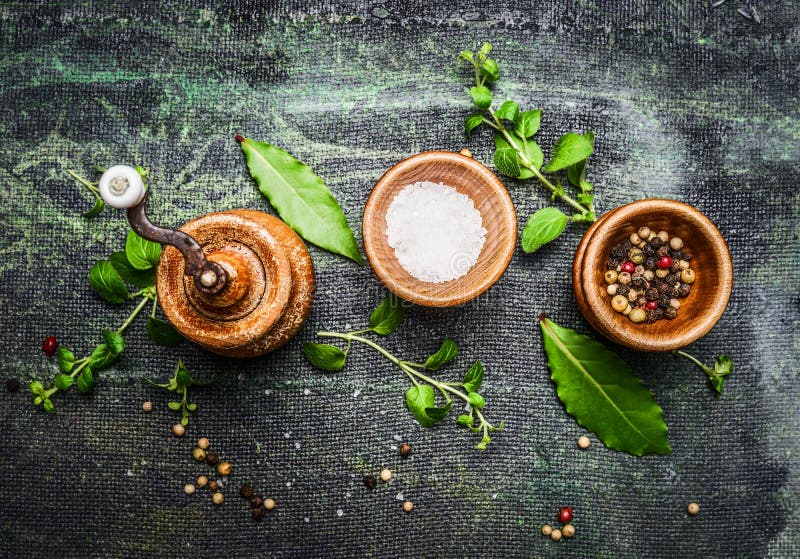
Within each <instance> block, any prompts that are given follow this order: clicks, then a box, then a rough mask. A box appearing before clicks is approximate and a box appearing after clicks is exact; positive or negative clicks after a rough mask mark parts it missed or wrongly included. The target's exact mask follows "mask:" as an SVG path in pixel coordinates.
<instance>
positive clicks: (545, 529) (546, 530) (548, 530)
mask: <svg viewBox="0 0 800 559" xmlns="http://www.w3.org/2000/svg"><path fill="white" fill-rule="evenodd" d="M552 533H553V527H552V526H550V525H549V524H545V525H544V526H542V535H543V536H549V535H550V534H552Z"/></svg>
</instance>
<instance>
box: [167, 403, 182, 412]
mask: <svg viewBox="0 0 800 559" xmlns="http://www.w3.org/2000/svg"><path fill="white" fill-rule="evenodd" d="M167 407H169V409H171V410H172V411H178V410H180V409H181V403H180V402H167Z"/></svg>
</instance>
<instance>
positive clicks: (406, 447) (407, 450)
mask: <svg viewBox="0 0 800 559" xmlns="http://www.w3.org/2000/svg"><path fill="white" fill-rule="evenodd" d="M400 454H401V455H402V456H409V455H410V454H411V445H410V444H408V443H403V444H401V445H400Z"/></svg>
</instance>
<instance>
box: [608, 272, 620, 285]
mask: <svg viewBox="0 0 800 559" xmlns="http://www.w3.org/2000/svg"><path fill="white" fill-rule="evenodd" d="M605 278H606V283H609V284H610V283H617V272H615V271H614V270H606V275H605Z"/></svg>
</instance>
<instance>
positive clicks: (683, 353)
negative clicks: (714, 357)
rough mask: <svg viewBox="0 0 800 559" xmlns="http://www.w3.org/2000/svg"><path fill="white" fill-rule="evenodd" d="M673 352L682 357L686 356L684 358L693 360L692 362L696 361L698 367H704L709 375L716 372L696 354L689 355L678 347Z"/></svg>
mask: <svg viewBox="0 0 800 559" xmlns="http://www.w3.org/2000/svg"><path fill="white" fill-rule="evenodd" d="M672 353H673V354H675V355H678V356H680V357H684V358H686V359H688V360H689V361H691V362H692V363H694V364H695V365H697V366H698V367H700V368H701V369H703V370H704V371H705V372H706V373H708V374H709V375H712V374H714V371H712V370H711V368H710V367H707V366H706V365H705V364H703V363H701V362H700V361H698V360H697V359H696V358H695V357H694V356H692V355H689V354H688V353H686V352H685V351H681V350H680V349H676V350H673V352H672Z"/></svg>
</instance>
